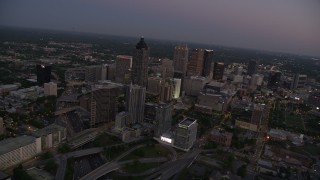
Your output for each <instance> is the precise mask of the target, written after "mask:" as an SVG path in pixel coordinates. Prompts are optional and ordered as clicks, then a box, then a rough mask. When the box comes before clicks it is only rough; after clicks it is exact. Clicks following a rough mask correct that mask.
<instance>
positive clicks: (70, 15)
mask: <svg viewBox="0 0 320 180" xmlns="http://www.w3.org/2000/svg"><path fill="white" fill-rule="evenodd" d="M0 25H8V26H20V27H33V28H45V29H58V30H69V31H70V30H72V31H73V30H75V31H83V32H97V33H105V34H114V35H127V36H141V35H143V36H145V37H146V38H148V37H150V38H158V39H167V40H179V41H192V42H200V43H209V44H217V45H226V46H232V47H243V48H253V49H261V50H271V51H283V52H290V53H295V54H307V55H315V56H320V0H0Z"/></svg>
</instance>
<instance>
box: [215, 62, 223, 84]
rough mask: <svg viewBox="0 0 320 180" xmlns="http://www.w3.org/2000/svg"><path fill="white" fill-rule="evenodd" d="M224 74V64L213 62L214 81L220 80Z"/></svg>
mask: <svg viewBox="0 0 320 180" xmlns="http://www.w3.org/2000/svg"><path fill="white" fill-rule="evenodd" d="M223 72H224V63H221V62H215V63H214V66H213V76H212V79H214V80H222V78H223Z"/></svg>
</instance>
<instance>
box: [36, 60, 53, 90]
mask: <svg viewBox="0 0 320 180" xmlns="http://www.w3.org/2000/svg"><path fill="white" fill-rule="evenodd" d="M36 67H37V83H38V85H39V86H43V84H44V83H48V82H50V81H51V66H50V65H43V64H38V65H37V66H36Z"/></svg>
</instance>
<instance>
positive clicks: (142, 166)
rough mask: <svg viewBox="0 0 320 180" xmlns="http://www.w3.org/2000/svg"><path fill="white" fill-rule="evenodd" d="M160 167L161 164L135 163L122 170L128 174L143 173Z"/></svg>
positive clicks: (125, 166)
mask: <svg viewBox="0 0 320 180" xmlns="http://www.w3.org/2000/svg"><path fill="white" fill-rule="evenodd" d="M160 165H161V163H140V162H139V161H134V162H132V163H129V164H126V165H124V167H123V168H122V170H123V171H125V172H126V173H141V172H144V171H146V170H148V169H152V168H156V167H159V166H160Z"/></svg>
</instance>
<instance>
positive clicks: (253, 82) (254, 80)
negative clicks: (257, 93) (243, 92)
mask: <svg viewBox="0 0 320 180" xmlns="http://www.w3.org/2000/svg"><path fill="white" fill-rule="evenodd" d="M263 77H264V76H263V75H262V74H253V75H252V76H251V79H250V86H261V85H262V83H263Z"/></svg>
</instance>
